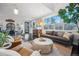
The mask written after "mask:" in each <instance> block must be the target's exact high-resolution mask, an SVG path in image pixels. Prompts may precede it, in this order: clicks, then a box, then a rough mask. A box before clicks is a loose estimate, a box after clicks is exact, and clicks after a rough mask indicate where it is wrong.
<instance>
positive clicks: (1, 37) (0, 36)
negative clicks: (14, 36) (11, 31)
mask: <svg viewBox="0 0 79 59" xmlns="http://www.w3.org/2000/svg"><path fill="white" fill-rule="evenodd" d="M6 36H7V34H6V33H3V32H0V47H2V46H3V44H4V43H5V42H6V41H7V39H6Z"/></svg>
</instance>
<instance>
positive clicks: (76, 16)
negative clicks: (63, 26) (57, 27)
mask: <svg viewBox="0 0 79 59" xmlns="http://www.w3.org/2000/svg"><path fill="white" fill-rule="evenodd" d="M58 15H59V16H60V17H61V18H62V19H63V21H64V22H65V23H75V24H76V26H77V28H78V31H77V32H78V33H79V26H78V25H79V24H78V23H79V3H70V4H69V5H68V6H66V7H65V8H64V9H60V10H59V11H58Z"/></svg>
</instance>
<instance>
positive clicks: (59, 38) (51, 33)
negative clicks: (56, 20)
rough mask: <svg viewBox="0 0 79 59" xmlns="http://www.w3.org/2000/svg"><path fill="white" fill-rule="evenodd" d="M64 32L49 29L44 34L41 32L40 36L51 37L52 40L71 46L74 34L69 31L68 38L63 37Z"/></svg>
mask: <svg viewBox="0 0 79 59" xmlns="http://www.w3.org/2000/svg"><path fill="white" fill-rule="evenodd" d="M64 33H65V32H56V31H49V32H46V34H42V35H41V36H42V37H47V38H50V39H52V40H53V41H54V42H57V43H60V44H64V45H66V46H71V45H72V42H73V37H74V35H73V34H72V33H69V34H70V35H69V36H68V38H65V37H63V35H64Z"/></svg>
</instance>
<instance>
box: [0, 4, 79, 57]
mask: <svg viewBox="0 0 79 59" xmlns="http://www.w3.org/2000/svg"><path fill="white" fill-rule="evenodd" d="M78 19H79V4H78V3H0V56H78V55H79V52H78V50H79V20H78Z"/></svg>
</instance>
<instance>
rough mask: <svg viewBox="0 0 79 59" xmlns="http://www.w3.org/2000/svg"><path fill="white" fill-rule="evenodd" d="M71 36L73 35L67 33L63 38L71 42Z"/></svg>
mask: <svg viewBox="0 0 79 59" xmlns="http://www.w3.org/2000/svg"><path fill="white" fill-rule="evenodd" d="M70 36H71V34H70V33H67V32H65V33H64V35H63V37H64V38H66V39H67V40H70Z"/></svg>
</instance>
